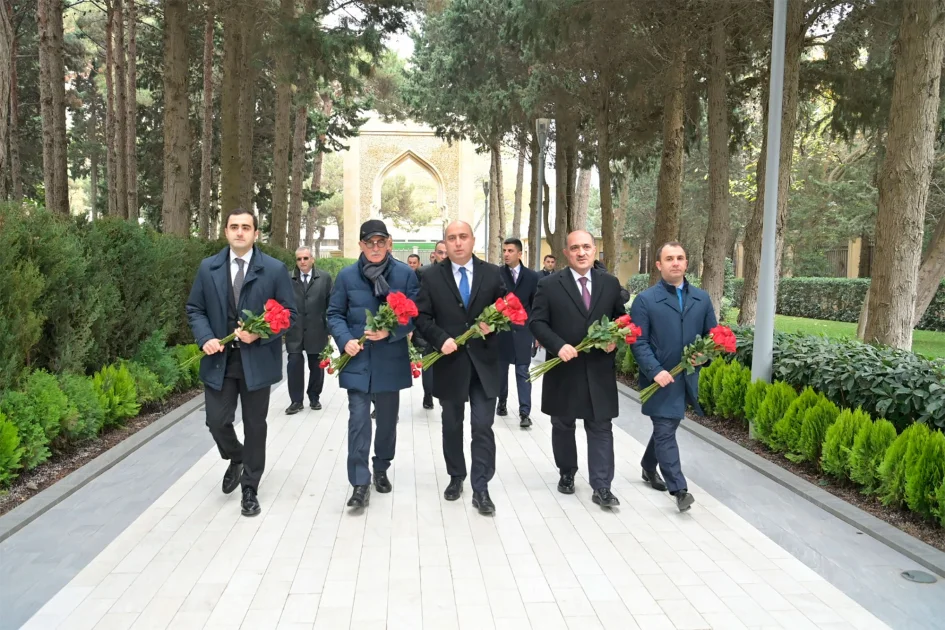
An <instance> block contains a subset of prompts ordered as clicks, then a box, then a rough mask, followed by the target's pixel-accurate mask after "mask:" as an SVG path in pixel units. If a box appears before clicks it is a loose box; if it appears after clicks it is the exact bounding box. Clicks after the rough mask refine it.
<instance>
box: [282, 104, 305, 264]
mask: <svg viewBox="0 0 945 630" xmlns="http://www.w3.org/2000/svg"><path fill="white" fill-rule="evenodd" d="M307 127H308V107H306V106H305V105H300V106H299V107H298V109H296V111H295V133H294V137H293V140H292V200H291V203H290V205H289V231H288V234H287V235H286V247H288V248H289V249H290V250H292V251H295V249H296V248H297V247H298V246H299V242H300V241H301V239H302V180H303V178H304V176H303V175H302V169H304V168H305V140H306V137H305V136H306V133H305V132H306V130H307Z"/></svg>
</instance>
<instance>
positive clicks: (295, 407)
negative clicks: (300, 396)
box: [285, 403, 302, 416]
mask: <svg viewBox="0 0 945 630" xmlns="http://www.w3.org/2000/svg"><path fill="white" fill-rule="evenodd" d="M300 411H302V403H292V404H291V405H289V407H288V408H287V409H286V410H285V415H287V416H291V415H293V414H297V413H298V412H300Z"/></svg>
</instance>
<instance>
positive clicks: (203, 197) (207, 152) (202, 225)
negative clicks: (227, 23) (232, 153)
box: [198, 0, 215, 239]
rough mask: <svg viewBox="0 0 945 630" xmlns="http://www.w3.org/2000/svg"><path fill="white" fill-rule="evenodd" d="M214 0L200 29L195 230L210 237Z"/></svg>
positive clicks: (209, 4) (205, 236)
mask: <svg viewBox="0 0 945 630" xmlns="http://www.w3.org/2000/svg"><path fill="white" fill-rule="evenodd" d="M214 10H215V8H214V0H208V1H207V15H206V18H205V20H206V22H205V24H204V29H203V116H202V121H201V124H202V125H203V129H202V137H201V141H200V211H199V215H198V216H199V219H198V233H199V235H200V238H202V239H208V238H210V189H211V186H212V182H211V181H210V179H211V176H212V167H213V24H214V17H215V14H214Z"/></svg>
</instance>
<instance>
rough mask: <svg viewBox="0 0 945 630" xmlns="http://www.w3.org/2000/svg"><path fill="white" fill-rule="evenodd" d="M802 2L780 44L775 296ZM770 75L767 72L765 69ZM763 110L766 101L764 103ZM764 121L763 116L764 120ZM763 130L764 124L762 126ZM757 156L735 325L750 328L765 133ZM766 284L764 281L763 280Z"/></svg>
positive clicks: (791, 7)
mask: <svg viewBox="0 0 945 630" xmlns="http://www.w3.org/2000/svg"><path fill="white" fill-rule="evenodd" d="M805 5H806V3H805V2H801V1H797V2H789V3H788V11H787V33H786V37H785V43H784V94H783V96H782V99H781V110H782V111H781V157H780V163H779V165H778V209H777V221H776V222H775V239H774V240H775V248H774V285H775V286H774V294H775V295H777V294H778V281H779V280H780V277H781V255H782V253H783V251H784V227H785V224H786V222H787V209H788V196H789V194H790V184H791V163H792V161H793V157H794V133H795V131H796V130H797V104H798V85H799V81H800V75H801V52H802V48H803V44H804V34H805V23H804V11H805ZM769 73H770V69H769ZM765 109H766V110H767V100H766V101H765ZM765 120H767V117H765ZM765 128H766V129H767V125H766V126H765ZM765 138H766V140H765V141H763V143H762V147H763V149H762V152H761V155H760V156H759V157H758V170H757V173H758V176H757V178H756V179H757V182H758V195H757V199H756V201H755V208H754V211H753V213H752V217H751V220H750V222H749V225H748V227H747V228H746V229H745V266H744V270H745V271H744V276H745V282H744V285H743V286H742V300H741V305H740V307H739V313H738V323H739V324H741V325H753V324H754V323H755V312H756V310H757V307H758V282H759V277H758V274H759V272H760V270H761V237H762V233H763V231H764V197H765V190H764V188H765V184H764V181H765V177H766V174H765V172H766V169H765V167H764V166H763V161H765V160H767V154H768V149H767V133H765ZM766 281H767V279H766Z"/></svg>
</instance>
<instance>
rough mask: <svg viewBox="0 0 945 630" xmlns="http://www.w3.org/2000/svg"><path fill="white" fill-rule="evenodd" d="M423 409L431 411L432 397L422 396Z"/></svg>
mask: <svg viewBox="0 0 945 630" xmlns="http://www.w3.org/2000/svg"><path fill="white" fill-rule="evenodd" d="M423 408H424V409H433V397H432V396H429V397H427V396H424V397H423Z"/></svg>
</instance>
